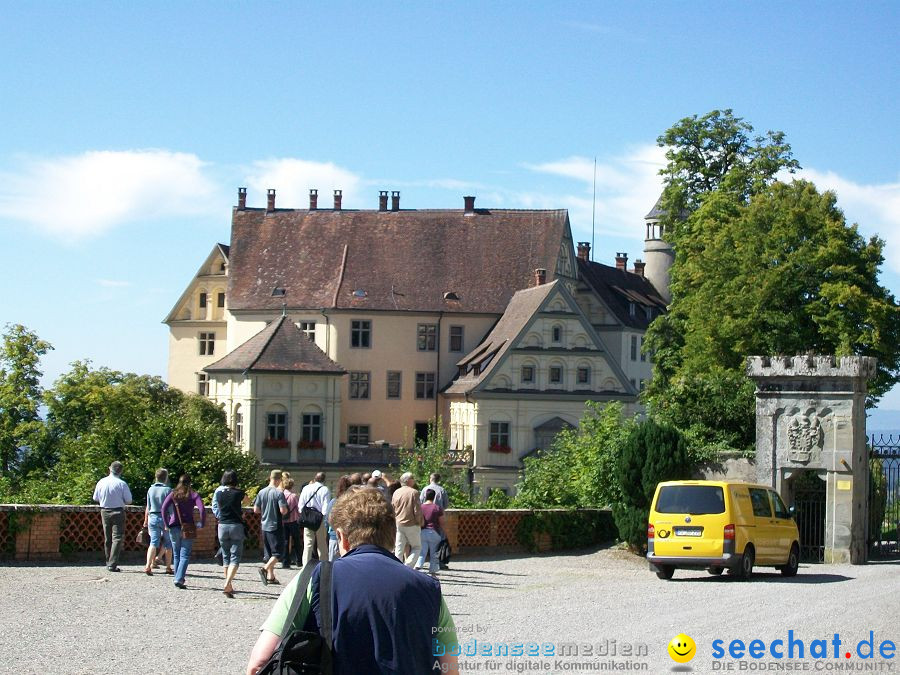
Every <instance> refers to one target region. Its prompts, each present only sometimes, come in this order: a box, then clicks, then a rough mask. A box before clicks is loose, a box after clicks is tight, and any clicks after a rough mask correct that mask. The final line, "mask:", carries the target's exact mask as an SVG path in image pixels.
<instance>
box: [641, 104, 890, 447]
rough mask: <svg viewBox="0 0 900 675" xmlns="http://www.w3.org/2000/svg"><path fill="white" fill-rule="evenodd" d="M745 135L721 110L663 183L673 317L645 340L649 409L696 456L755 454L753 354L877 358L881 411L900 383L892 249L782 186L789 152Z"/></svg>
mask: <svg viewBox="0 0 900 675" xmlns="http://www.w3.org/2000/svg"><path fill="white" fill-rule="evenodd" d="M750 131H751V127H749V125H747V124H746V123H744V122H743V121H741V120H739V119H738V118H734V117H733V115H731V111H725V112H724V113H719V112H718V111H714V112H713V113H710V114H709V115H706V116H704V117H703V118H699V119H698V118H696V117H695V118H688V119H686V120H682V121H681V122H679V123H678V124H677V125H676V126H675V127H673V129H670V130H669V131H668V132H667V133H666V134H664V135H663V136H661V137H660V139H659V140H660V142H661V143H664V142H665V143H674V144H675V145H674V146H673V147H671V148H670V149H669V151H668V154H667V156H668V158H669V165H668V166H667V168H666V169H665V170H664V171H663V174H664V176H665V180H666V189H665V192H664V200H663V201H664V207H665V208H668V209H669V211H668V212H667V215H666V222H668V223H669V227H668V228H667V234H666V236H667V238H668V239H669V240H670V242H671V243H672V244H673V245H674V248H675V263H674V265H673V267H672V270H671V275H672V276H671V291H672V302H671V305H670V307H669V312H668V314H667V315H665V316H664V317H660V318H659V319H657V321H655V322H654V323H653V325H652V326H651V328H650V330H649V331H648V340H647V345H648V348H649V349H651V350H654V351H655V359H654V360H655V366H656V371H655V375H654V379H653V381H652V383H651V385H650V387H649V389H648V392H647V398H648V401H649V403H650V405H651V408H652V410H653V412H654V414H655V415H656V416H658V417H660V418H661V419H664V420H666V421H669V422H671V423H672V424H674V425H676V426H677V427H678V428H680V429H682V430H683V431H685V432H686V434H687V437H688V439H689V442H690V443H691V445H692V448H693V449H696V448H697V447H698V446H699V447H708V448H709V447H716V448H721V447H732V448H739V449H749V448H750V447H752V445H753V438H754V430H753V386H752V384H751V383H750V382H749V380H748V379H747V378H746V377H745V376H744V374H743V366H744V359H745V357H746V356H748V355H750V354H803V353H815V354H837V355H851V354H859V355H870V356H875V357H877V358H878V363H879V367H878V375H877V377H876V378H875V380H874V382H872V383H870V392H871V394H872V396H871V399H872V400H873V401H874V400H875V399H877V397H878V396H880V395H881V394H883V393H884V392H885V391H887V390H888V389H889V388H890V387H891V386H892V385H893V384H894V383H895V382H896V381H897V379H898V373H900V309H898V307H897V303H896V301H895V300H894V298H893V296H892V295H891V294H890V293H889V292H888V291H887V290H886V289H885V288H883V287H882V286H881V285H880V284H879V283H878V271H879V267H880V265H881V264H882V262H883V246H884V244H883V242H882V241H881V240H880V239H878V238H877V237H873V238H870V239H868V240H866V239H864V238H863V237H862V236H860V234H859V233H858V231H857V227H856V225H848V224H847V222H846V220H845V218H844V215H843V213H842V212H841V210H840V209H839V208H838V207H837V204H836V199H837V198H836V196H835V195H834V194H833V193H831V192H826V193H819V192H818V191H817V190H816V188H815V186H814V185H812V184H811V183H809V182H806V181H793V182H791V183H784V182H781V181H779V180H776V174H777V172H778V171H779V170H782V169H786V170H791V169H793V168H794V167H796V163H795V162H794V160H793V159H792V158H791V154H790V147H789V146H788V145H787V144H786V143H784V138H783V135H782V134H781V133H780V132H777V133H776V132H769V134H768V135H767V136H766V137H757V138H756V139H755V140H754V141H752V142H751V141H750V140H749V137H748V136H747V133H749V132H750ZM742 137H743V140H741V138H742ZM735 139H738V140H735ZM674 208H680V209H681V210H679V211H677V212H676V211H674V210H672V209H674Z"/></svg>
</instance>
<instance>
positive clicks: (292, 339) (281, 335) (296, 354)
mask: <svg viewBox="0 0 900 675" xmlns="http://www.w3.org/2000/svg"><path fill="white" fill-rule="evenodd" d="M204 370H205V371H206V372H208V373H233V372H239V373H243V372H251V373H259V372H280V373H311V374H316V375H319V374H333V375H343V374H344V373H345V372H346V371H345V370H344V369H343V368H341V367H340V366H339V365H338V364H336V363H335V362H334V361H332V360H331V359H329V358H328V357H327V356H326V355H325V352H323V351H322V350H321V349H319V347H318V346H317V345H316V343H315V342H313V341H312V340H310V339H309V338H308V337H306V334H305V333H304V332H303V331H301V330H300V329H299V328H297V326H296V325H294V323H293V322H292V321H291V320H290V319H288V318H287V317H285V316H281V317H279V318H278V319H276V320H275V321H273V322H272V323H270V324H269V325H268V326H266V327H265V328H263V329H262V330H261V331H260V332H259V333H257V334H256V335H254V336H253V337H252V338H250V339H249V340H247V341H246V342H245V343H244V344H242V345H241V346H240V347H238V348H236V349H234V350H232V351H231V352H229V353H228V354H227V355H226V356H225V357H223V358H221V359H219V360H218V361H216V362H215V363H213V364H211V365H208V366H206V368H204Z"/></svg>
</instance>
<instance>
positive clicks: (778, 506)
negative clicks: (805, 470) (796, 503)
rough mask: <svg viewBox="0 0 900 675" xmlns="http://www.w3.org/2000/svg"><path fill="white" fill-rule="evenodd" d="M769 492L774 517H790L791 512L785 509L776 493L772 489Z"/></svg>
mask: <svg viewBox="0 0 900 675" xmlns="http://www.w3.org/2000/svg"><path fill="white" fill-rule="evenodd" d="M769 494H771V495H772V504H773V505H774V506H775V517H776V518H790V517H791V512H790V511H788V510H787V507H786V506H785V505H784V502H783V501H781V497H779V496H778V493H777V492H775V491H774V490H770V491H769Z"/></svg>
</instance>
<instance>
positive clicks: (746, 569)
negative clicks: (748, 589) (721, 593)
mask: <svg viewBox="0 0 900 675" xmlns="http://www.w3.org/2000/svg"><path fill="white" fill-rule="evenodd" d="M754 553H755V552H754V550H753V546H752V544H747V548H745V549H744V555H743V557H742V558H741V566H740V568H739V569H738V577H739V578H740V579H741V580H742V581H748V580H749V579H750V577H751V576H752V575H753V559H754Z"/></svg>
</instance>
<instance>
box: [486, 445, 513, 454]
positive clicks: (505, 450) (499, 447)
mask: <svg viewBox="0 0 900 675" xmlns="http://www.w3.org/2000/svg"><path fill="white" fill-rule="evenodd" d="M488 450H489V451H490V452H502V453H503V454H504V455H508V454H509V453H511V452H512V448H511V447H509V446H508V445H500V444H499V443H494V444H492V445H491V447H489V448H488Z"/></svg>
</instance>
